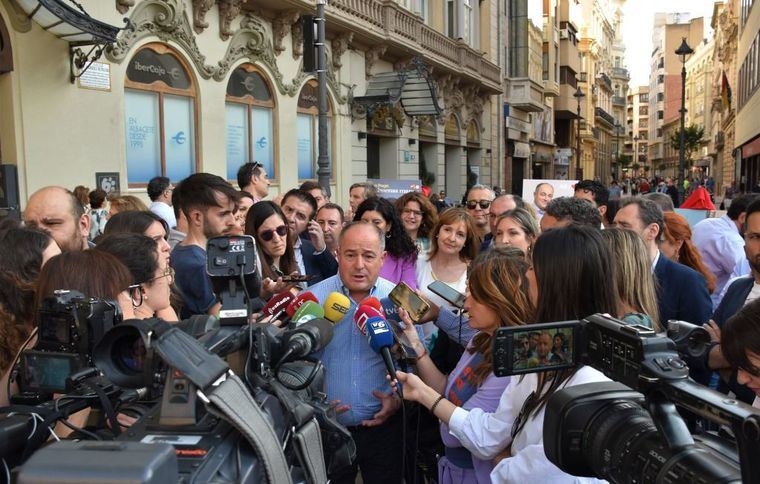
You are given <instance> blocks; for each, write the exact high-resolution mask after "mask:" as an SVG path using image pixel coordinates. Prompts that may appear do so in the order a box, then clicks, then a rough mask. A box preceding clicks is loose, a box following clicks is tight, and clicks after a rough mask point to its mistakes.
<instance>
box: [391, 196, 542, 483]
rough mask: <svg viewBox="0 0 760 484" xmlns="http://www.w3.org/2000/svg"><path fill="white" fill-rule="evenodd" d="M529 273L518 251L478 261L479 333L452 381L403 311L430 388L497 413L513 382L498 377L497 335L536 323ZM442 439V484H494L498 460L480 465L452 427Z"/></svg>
mask: <svg viewBox="0 0 760 484" xmlns="http://www.w3.org/2000/svg"><path fill="white" fill-rule="evenodd" d="M450 211H451V210H448V211H447V212H450ZM528 270H529V264H528V261H527V260H526V259H525V255H524V254H523V252H522V251H520V250H518V249H515V248H513V247H494V248H493V249H491V250H489V251H487V252H484V253H482V254H480V255H479V256H478V257H477V258H476V259H475V261H473V263H472V266H471V267H470V270H469V276H468V277H469V283H468V290H467V299H466V301H465V305H464V308H465V309H466V310H467V312H468V313H469V315H470V320H469V326H470V327H471V328H473V329H475V330H477V331H478V333H477V334H475V336H474V337H473V338H472V339H471V340H470V342H469V344H468V345H467V349H466V350H465V352H464V353H463V354H462V357H461V358H460V359H459V363H458V364H457V365H456V367H455V368H454V371H452V372H451V373H449V374H448V375H446V374H444V373H442V372H441V371H439V370H438V368H437V367H436V365H435V363H433V360H431V359H430V356H429V355H428V352H427V350H426V348H425V346H424V345H423V344H422V342H421V341H420V340H419V337H418V335H417V331H416V329H415V327H414V324H412V321H411V320H410V319H409V316H408V314H406V312H405V311H403V310H400V311H399V314H400V316H401V318H402V320H403V321H404V326H405V327H404V334H405V335H406V336H407V338H409V341H410V342H411V344H412V347H413V348H414V349H415V351H416V353H417V371H418V374H419V376H420V378H421V379H422V381H423V382H424V383H425V384H427V385H428V386H429V387H430V388H432V389H434V390H435V391H436V392H438V393H440V394H441V395H446V397H447V398H448V400H449V401H450V402H452V403H454V404H455V405H457V406H459V407H462V408H464V409H466V410H471V409H473V408H478V409H481V410H482V411H484V412H493V411H494V410H495V409H496V407H497V405H498V403H499V398H500V397H501V395H502V393H503V392H504V389H505V388H506V386H507V384H508V383H509V377H503V378H497V377H496V376H495V375H494V374H493V357H492V355H491V347H492V342H493V335H494V333H495V332H496V330H497V329H498V328H502V327H506V326H520V325H524V324H527V323H528V322H530V321H532V318H533V311H534V308H533V303H532V302H531V299H530V290H529V284H530V283H529V278H528V275H527V273H528ZM440 434H441V439H442V440H443V443H444V445H445V448H446V450H445V454H444V456H443V457H441V459H440V460H439V461H438V481H439V482H441V483H444V484H448V483H467V484H470V483H472V484H475V483H487V482H490V480H489V474H490V473H491V471H492V470H493V467H494V462H493V460H492V459H480V458H478V457H476V456H474V455H473V454H471V453H470V452H469V451H468V450H467V449H465V448H464V447H463V446H462V444H461V443H460V442H459V440H457V439H456V438H455V437H453V436H452V435H451V434H450V433H449V427H448V425H447V424H446V423H443V422H442V423H440Z"/></svg>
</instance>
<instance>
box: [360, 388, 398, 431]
mask: <svg viewBox="0 0 760 484" xmlns="http://www.w3.org/2000/svg"><path fill="white" fill-rule="evenodd" d="M372 395H373V396H374V397H375V398H377V399H378V400H380V404H381V407H380V411H379V412H377V413H376V414H375V415H374V418H373V419H372V420H363V421H362V425H364V426H365V427H377V426H378V425H382V424H384V423H385V421H386V420H388V418H389V417H390V416H391V415H393V414H394V413H396V412H397V411H398V409H399V407H401V400H399V399H398V398H396V397H395V396H394V394H393V392H390V393H383V392H381V391H379V390H372Z"/></svg>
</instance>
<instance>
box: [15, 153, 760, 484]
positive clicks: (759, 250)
mask: <svg viewBox="0 0 760 484" xmlns="http://www.w3.org/2000/svg"><path fill="white" fill-rule="evenodd" d="M267 175H268V174H267V172H266V170H265V169H264V167H263V166H262V165H260V164H258V163H247V164H245V165H243V166H242V167H241V168H240V170H239V173H238V179H237V185H238V188H236V187H234V186H233V185H232V184H230V183H229V182H228V181H227V180H225V179H223V178H222V177H219V176H216V175H212V174H208V173H197V174H194V175H191V176H189V177H188V178H186V179H184V180H182V181H180V182H178V183H177V184H173V183H172V182H171V181H170V180H169V179H168V178H165V177H157V178H154V179H153V180H151V181H150V183H149V184H148V187H147V194H148V196H149V198H150V200H151V204H150V205H149V206H146V205H145V204H144V203H142V202H141V201H140V199H139V198H137V197H134V196H127V195H122V196H118V197H107V196H106V194H105V192H103V191H102V190H100V189H96V190H93V191H87V190H86V189H84V190H81V189H77V190H74V191H69V190H67V189H65V188H63V187H57V186H51V187H45V188H42V189H40V190H38V191H36V192H35V193H33V194H32V195H31V196H30V197H29V200H28V201H27V203H26V208H25V210H24V214H23V224H19V223H17V222H14V221H12V220H4V221H2V224H0V247H3V250H1V251H0V336H2V337H0V345H2V346H3V351H2V352H0V367H1V369H2V372H3V374H2V378H3V380H2V384H1V385H0V405H8V402H9V397H10V395H12V394H13V392H14V391H16V387H15V381H14V378H15V376H14V371H13V369H14V364H15V362H16V361H17V360H18V356H19V352H20V351H21V350H22V349H23V348H26V347H30V346H32V345H33V344H34V340H35V336H36V335H35V332H36V329H35V328H36V311H37V309H38V308H39V307H40V303H41V300H42V298H44V297H45V296H47V295H49V294H50V293H51V292H52V291H53V290H55V289H72V290H77V291H79V292H81V293H83V294H86V295H88V296H92V297H98V298H104V299H107V300H111V301H114V302H115V303H116V304H118V306H119V307H120V309H121V311H122V313H123V314H124V316H125V317H126V318H140V319H143V318H152V317H160V318H162V319H164V320H167V321H177V320H178V319H181V318H187V317H189V316H192V315H198V314H209V315H218V314H219V311H220V310H221V303H220V302H219V300H218V298H217V295H216V294H215V293H214V290H213V287H212V284H211V282H210V280H209V278H208V277H207V275H206V244H207V241H208V240H209V239H210V238H212V237H217V236H224V235H243V234H245V235H250V236H252V237H253V239H254V240H255V245H256V254H257V264H256V268H257V271H258V275H259V276H260V280H261V288H260V297H261V298H262V299H264V300H266V299H268V298H271V297H273V296H275V295H277V294H279V293H281V292H283V291H291V292H293V293H294V294H295V293H298V292H303V291H309V292H311V294H312V295H313V296H314V297H315V298H316V299H317V300H318V301H319V303H320V304H323V303H324V302H325V300H326V299H327V297H328V295H329V294H331V293H332V292H335V291H337V292H340V293H343V294H344V295H345V296H347V297H348V298H349V300H350V302H351V307H350V309H349V311H348V312H347V313H346V314H345V316H344V318H343V319H342V320H341V321H338V322H336V324H335V331H334V337H333V339H332V341H331V342H330V343H329V344H328V345H327V346H326V347H325V348H324V349H323V350H321V352H319V353H318V354H317V355H316V356H317V357H318V358H319V359H320V360H321V361H322V363H323V364H324V367H325V369H326V378H325V385H326V387H325V389H324V391H325V393H326V394H327V396H328V398H329V399H330V400H331V401H333V402H334V404H335V406H336V410H337V411H338V413H339V415H338V419H339V421H340V422H341V423H342V424H343V425H345V426H346V427H347V429H348V430H349V431H350V433H351V435H352V436H353V438H354V441H355V443H356V446H357V460H356V463H355V465H354V467H353V469H351V470H350V471H349V472H347V473H346V474H345V475H343V476H339V477H338V478H336V479H333V481H334V482H338V483H344V482H345V483H353V482H355V479H356V475H357V473H358V472H361V476H362V480H363V482H365V483H368V484H369V483H389V482H402V480H403V478H404V477H406V478H407V480H408V481H409V482H411V481H412V480H414V479H415V474H424V472H426V469H427V472H431V469H433V471H432V473H433V474H434V475H435V478H436V479H438V482H443V483H482V482H520V481H521V480H522V481H526V482H527V481H531V482H552V483H560V482H594V481H595V479H591V478H581V477H576V476H570V475H568V474H566V473H564V472H563V471H561V470H560V469H559V468H557V467H556V466H555V465H554V464H552V463H551V462H550V461H549V460H548V459H547V457H546V455H545V453H544V447H543V438H544V437H543V420H544V412H545V411H546V404H547V400H548V399H549V398H550V397H551V395H552V394H553V393H555V392H556V391H558V390H560V389H562V388H566V387H569V386H573V385H579V384H583V383H589V382H600V381H605V380H607V378H606V377H605V376H604V375H603V374H602V373H600V372H599V371H597V370H595V369H594V368H591V367H588V366H580V367H577V368H571V369H567V368H563V369H561V370H557V371H553V372H551V373H545V374H542V375H541V376H539V375H537V374H528V375H525V376H523V377H496V376H495V375H494V371H493V355H492V354H491V346H492V340H493V336H494V334H495V332H496V330H497V329H498V328H501V327H508V326H509V327H511V326H523V325H525V326H529V325H531V324H535V323H547V322H555V321H568V320H577V319H582V318H585V317H587V316H590V315H592V314H595V313H607V314H610V315H612V316H614V317H616V318H619V319H621V320H622V321H624V322H626V323H630V324H641V325H646V326H649V327H651V328H653V329H656V330H658V331H659V330H662V329H663V328H665V326H666V324H667V322H668V321H669V320H684V321H688V322H690V323H694V324H698V325H704V326H705V328H707V329H708V331H709V332H710V334H711V336H712V339H713V343H712V347H711V350H710V353H709V355H708V357H707V358H704V359H696V358H692V359H691V360H689V361H688V363H689V367H690V374H691V376H692V378H693V379H694V380H695V381H697V382H699V383H701V384H703V385H710V386H713V387H715V388H718V389H719V390H721V391H724V392H726V393H728V392H730V393H732V394H733V395H735V396H736V397H737V398H739V399H741V400H743V401H745V402H747V403H750V404H752V403H753V402H754V403H755V406H758V407H760V398H757V396H758V395H760V319H759V318H758V317H757V314H758V311H760V301H754V300H755V299H760V195H758V194H747V195H742V196H738V197H735V198H734V199H733V202H732V204H731V206H730V208H729V210H728V212H727V214H726V215H725V216H723V217H720V218H711V219H706V220H704V221H702V222H699V223H698V224H696V225H695V226H693V227H692V226H690V225H689V224H688V222H687V221H686V220H685V219H684V218H683V217H682V216H680V215H679V214H677V213H675V212H674V209H673V205H674V204H673V200H672V199H671V197H670V196H669V193H667V192H666V193H665V194H664V195H663V194H662V193H657V192H655V193H649V194H646V195H639V196H628V197H623V198H620V197H619V196H615V193H611V190H610V189H608V188H607V187H605V186H604V185H602V184H601V183H599V182H597V181H593V180H583V181H581V182H579V183H578V184H576V185H575V187H574V196H573V197H557V198H555V197H554V193H553V187H552V186H551V185H550V184H547V183H543V184H540V185H539V186H538V187H536V189H535V192H534V196H533V199H532V200H523V199H522V198H521V197H520V196H518V195H515V194H497V193H495V192H494V190H492V189H491V188H490V187H487V186H483V185H475V186H472V187H470V188H469V190H468V191H467V194H466V196H465V198H464V200H463V204H462V206H449V205H451V203H450V201H448V200H447V199H446V197H445V194H443V193H439V194H433V195H434V196H426V195H425V194H423V193H421V192H411V193H407V194H405V195H403V196H401V197H400V198H398V199H396V200H395V201H390V200H387V199H385V198H382V197H379V196H378V193H377V190H376V189H375V187H374V186H372V185H371V184H368V183H356V184H354V185H352V186H351V187H350V190H349V193H348V194H347V200H348V202H349V203H348V205H347V206H341V205H339V204H336V203H334V202H332V201H331V197H330V194H329V193H328V192H327V191H326V190H324V189H323V188H322V187H320V186H319V185H317V184H316V183H314V182H306V183H304V184H302V185H301V186H300V187H297V188H293V189H290V190H287V191H284V192H283V193H282V194H281V195H278V196H276V197H272V198H271V199H269V198H270V193H269V191H270V181H269V179H268V176H267ZM106 205H108V206H109V207H106ZM107 208H108V209H107ZM294 275H305V276H308V278H307V279H306V280H305V281H301V280H296V281H293V280H292V278H289V277H287V276H294ZM435 281H440V282H443V283H445V284H447V285H448V286H450V287H451V288H453V289H455V290H456V291H458V292H460V293H463V294H465V295H466V298H465V302H464V307H463V308H459V307H457V305H455V304H453V303H452V302H450V301H448V300H446V299H443V298H442V297H440V296H439V295H438V294H436V293H435V292H433V291H431V290H430V289H429V288H428V286H429V285H430V284H431V283H433V282H435ZM402 282H403V283H405V284H406V285H408V286H409V287H410V288H412V289H413V290H416V291H417V293H418V294H419V295H420V297H422V298H423V299H424V300H425V301H426V302H427V303H428V305H429V307H430V309H429V310H428V311H427V312H426V313H425V314H424V315H423V316H422V317H421V318H419V320H416V321H413V320H412V318H411V317H410V315H409V314H407V313H406V312H405V311H404V310H403V309H399V311H398V317H399V319H400V320H401V321H400V323H399V330H400V331H401V332H402V334H403V335H404V336H405V338H406V340H407V343H408V345H409V346H410V348H412V349H413V350H414V353H415V354H414V358H413V360H414V365H413V370H411V371H409V372H402V371H399V372H397V373H396V375H395V378H394V381H393V382H391V381H389V378H388V376H387V373H386V369H385V368H386V367H385V365H384V363H383V360H382V358H381V357H380V356H379V355H378V354H377V353H375V352H374V351H372V349H371V348H370V347H369V345H368V344H367V341H366V338H365V337H364V336H362V334H361V332H360V329H359V328H357V326H356V325H355V324H354V323H353V318H354V314H355V312H356V310H357V308H358V306H359V305H360V304H361V303H362V301H365V300H366V299H367V298H369V297H375V298H378V299H380V300H383V299H384V298H388V296H389V294H390V292H391V291H392V290H393V289H394V287H396V285H398V284H399V283H402ZM519 344H520V349H519V351H520V353H519V355H518V356H519V359H520V364H524V365H526V366H534V365H540V364H550V363H551V362H555V363H556V362H568V361H569V360H571V359H572V354H571V353H572V352H571V349H570V348H569V347H568V345H567V341H566V335H565V334H564V333H562V332H560V331H555V332H540V331H531V330H530V328H526V333H525V336H524V337H522V338H521V339H520V340H519ZM396 385H401V386H402V387H403V396H404V399H406V400H408V401H409V402H407V405H409V409H410V410H409V411H408V412H406V414H407V417H408V418H406V419H403V418H402V413H401V412H399V409H400V407H401V405H402V401H401V399H400V398H399V397H398V396H397V393H394V391H393V387H394V386H396ZM412 402H413V403H412ZM85 420H86V419H85ZM411 421H413V422H411ZM84 425H86V422H84V421H82V422H81V423H80V426H84ZM405 426H406V428H405ZM405 430H406V432H405ZM404 435H406V438H407V442H406V445H402V444H404V442H403V436H404ZM404 449H406V450H407V451H411V449H416V452H417V453H416V454H415V455H411V456H407V457H408V458H406V459H402V452H403V451H404ZM402 462H406V463H407V465H406V468H403V467H402ZM413 463H418V464H419V465H418V466H416V467H415V466H414V465H413ZM435 469H437V472H436V471H435ZM418 477H422V476H418Z"/></svg>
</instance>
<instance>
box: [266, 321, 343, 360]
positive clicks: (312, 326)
mask: <svg viewBox="0 0 760 484" xmlns="http://www.w3.org/2000/svg"><path fill="white" fill-rule="evenodd" d="M333 334H334V329H333V325H332V323H331V322H330V321H328V320H326V319H324V318H316V319H312V320H311V321H307V322H305V323H303V324H302V325H300V326H299V327H298V328H296V329H293V330H290V331H287V332H286V333H285V334H284V335H283V337H282V340H283V349H284V350H285V353H284V354H283V356H282V358H280V361H279V362H278V363H277V364H278V365H280V364H282V363H284V362H286V361H288V360H292V359H299V358H304V357H306V356H308V355H310V354H312V353H314V352H316V351H320V350H321V349H322V348H324V347H325V346H327V344H328V343H329V342H330V341H331V340H332V338H333Z"/></svg>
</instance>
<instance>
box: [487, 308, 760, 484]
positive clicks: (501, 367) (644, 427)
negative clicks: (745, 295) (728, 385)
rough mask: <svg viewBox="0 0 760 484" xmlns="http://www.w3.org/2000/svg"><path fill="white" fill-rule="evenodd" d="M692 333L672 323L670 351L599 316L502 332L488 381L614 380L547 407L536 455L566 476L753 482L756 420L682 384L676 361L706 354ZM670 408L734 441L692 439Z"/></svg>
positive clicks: (758, 441)
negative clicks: (589, 373) (595, 375)
mask: <svg viewBox="0 0 760 484" xmlns="http://www.w3.org/2000/svg"><path fill="white" fill-rule="evenodd" d="M699 329H700V328H698V327H696V326H694V325H690V324H689V323H684V322H680V321H678V322H671V323H670V324H669V334H673V335H674V336H675V337H676V341H678V344H677V343H676V342H675V341H674V340H673V339H670V338H668V337H666V336H660V335H657V334H656V333H655V332H654V331H653V330H651V329H650V328H647V327H645V326H638V325H628V324H626V323H624V322H622V321H619V320H617V319H614V318H612V317H610V316H608V315H599V314H597V315H593V316H590V317H588V318H586V319H584V320H581V321H566V322H560V323H548V324H535V325H530V326H521V327H511V328H500V329H499V330H497V332H496V336H495V338H494V343H493V355H494V373H495V374H496V375H497V376H507V375H519V374H525V373H532V372H544V371H559V370H562V369H572V368H576V367H578V366H579V365H584V364H585V365H590V366H593V367H594V368H596V369H597V370H599V371H601V372H602V373H604V374H605V375H606V376H607V377H609V378H610V379H612V380H614V381H611V382H602V383H589V384H584V385H577V386H572V387H569V388H565V389H561V390H558V391H556V392H555V393H554V394H553V395H552V396H551V397H550V398H549V400H548V402H547V407H546V414H545V418H544V451H545V453H546V455H547V457H548V458H549V460H551V461H552V462H553V463H554V464H555V465H557V467H559V468H560V469H562V470H563V471H565V472H567V473H569V474H572V475H576V476H589V477H599V478H603V479H607V480H609V481H611V482H656V483H660V482H668V483H677V482H684V483H685V482H689V483H693V482H705V483H708V482H710V483H714V482H741V481H743V482H760V460H758V458H757V456H758V455H760V413H759V412H758V411H757V409H753V408H752V407H750V406H748V405H746V404H744V403H741V402H738V401H736V400H733V399H730V398H727V397H726V396H725V395H723V394H720V393H717V392H715V391H713V390H710V389H709V388H706V387H704V386H702V385H699V384H697V383H695V382H694V381H693V380H691V379H689V376H688V375H689V369H688V366H687V365H686V364H685V363H684V361H683V359H682V356H683V355H686V354H688V355H690V356H696V355H698V354H699V353H700V352H701V351H703V350H704V348H705V338H704V334H702V332H701V331H699ZM531 337H533V338H534V342H533V343H532V342H531ZM534 343H535V344H534ZM531 346H534V347H535V350H533V351H531V350H530V348H531ZM677 408H679V409H682V410H687V411H689V412H692V413H694V414H696V415H698V416H700V417H703V418H705V419H708V420H710V421H712V422H715V423H717V424H719V425H723V426H727V427H729V428H730V430H731V431H732V433H733V438H734V439H735V441H732V440H731V439H730V438H729V437H728V436H727V435H721V436H720V437H718V436H717V435H714V434H713V433H707V432H706V433H703V434H701V435H691V433H690V432H689V430H688V428H687V426H686V423H685V422H684V420H683V419H682V418H681V416H680V415H679V413H678V411H677V410H676V409H677ZM725 433H726V432H725V431H723V432H722V434H725ZM737 451H738V453H737Z"/></svg>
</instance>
